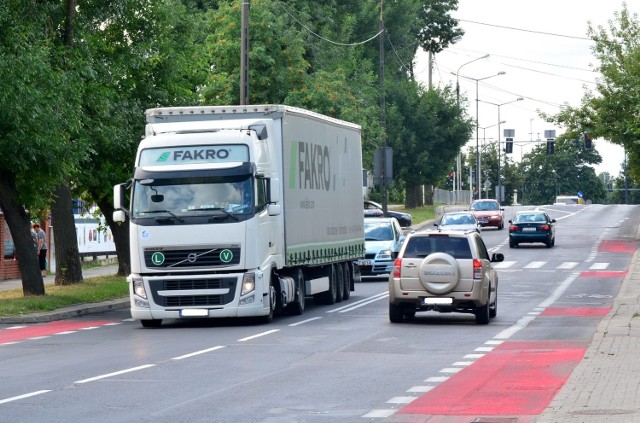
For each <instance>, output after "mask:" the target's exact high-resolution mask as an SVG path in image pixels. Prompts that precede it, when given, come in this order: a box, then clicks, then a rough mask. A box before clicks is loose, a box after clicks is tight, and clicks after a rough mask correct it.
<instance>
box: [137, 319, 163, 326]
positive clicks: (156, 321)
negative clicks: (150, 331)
mask: <svg viewBox="0 0 640 423" xmlns="http://www.w3.org/2000/svg"><path fill="white" fill-rule="evenodd" d="M140 324H142V327H143V328H159V327H160V325H162V319H143V320H140Z"/></svg>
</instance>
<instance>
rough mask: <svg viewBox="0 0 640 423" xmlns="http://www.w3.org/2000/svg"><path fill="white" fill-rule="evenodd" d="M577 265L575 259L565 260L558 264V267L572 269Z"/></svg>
mask: <svg viewBox="0 0 640 423" xmlns="http://www.w3.org/2000/svg"><path fill="white" fill-rule="evenodd" d="M577 265H578V262H577V261H565V262H564V263H562V264H561V265H560V266H558V269H566V270H568V269H573V268H574V267H576V266H577Z"/></svg>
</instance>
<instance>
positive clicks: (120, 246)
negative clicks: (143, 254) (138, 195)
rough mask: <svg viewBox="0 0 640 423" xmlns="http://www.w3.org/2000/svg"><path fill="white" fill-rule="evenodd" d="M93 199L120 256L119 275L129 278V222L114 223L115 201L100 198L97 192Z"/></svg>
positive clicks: (92, 193) (93, 194)
mask: <svg viewBox="0 0 640 423" xmlns="http://www.w3.org/2000/svg"><path fill="white" fill-rule="evenodd" d="M90 194H91V195H92V198H94V200H95V201H96V204H97V205H98V207H100V210H101V211H102V214H103V215H104V218H105V220H106V221H107V224H108V225H109V228H111V233H112V234H113V243H114V244H115V245H116V255H117V256H118V275H119V276H128V275H129V274H130V273H131V258H130V256H129V220H127V221H125V222H124V223H115V222H114V221H113V199H112V198H105V197H101V196H99V194H98V193H97V192H91V193H90Z"/></svg>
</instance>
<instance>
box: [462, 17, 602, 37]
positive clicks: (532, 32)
mask: <svg viewBox="0 0 640 423" xmlns="http://www.w3.org/2000/svg"><path fill="white" fill-rule="evenodd" d="M458 21H460V22H468V23H472V24H476V25H484V26H490V27H494V28H502V29H508V30H511V31H521V32H528V33H531V34H542V35H549V36H552V37H562V38H571V39H574V40H582V41H593V40H592V39H591V38H588V37H577V36H575V35H565V34H555V33H553V32H544V31H535V30H532V29H523V28H514V27H512V26H505V25H497V24H488V23H485V22H477V21H469V20H466V19H458Z"/></svg>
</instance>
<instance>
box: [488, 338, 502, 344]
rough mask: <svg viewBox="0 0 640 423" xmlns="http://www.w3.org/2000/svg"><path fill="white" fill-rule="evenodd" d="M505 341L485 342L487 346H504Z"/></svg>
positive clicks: (492, 340)
mask: <svg viewBox="0 0 640 423" xmlns="http://www.w3.org/2000/svg"><path fill="white" fill-rule="evenodd" d="M503 342H504V341H496V340H495V339H490V340H488V341H487V342H485V343H484V344H485V345H500V344H502V343H503Z"/></svg>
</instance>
